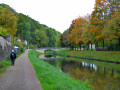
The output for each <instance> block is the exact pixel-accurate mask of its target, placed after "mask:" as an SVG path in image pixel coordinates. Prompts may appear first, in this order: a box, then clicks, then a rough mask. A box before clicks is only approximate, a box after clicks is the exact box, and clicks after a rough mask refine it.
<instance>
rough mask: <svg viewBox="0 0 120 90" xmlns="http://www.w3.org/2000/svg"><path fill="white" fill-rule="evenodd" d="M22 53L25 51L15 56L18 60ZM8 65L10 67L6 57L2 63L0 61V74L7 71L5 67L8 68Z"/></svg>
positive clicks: (9, 61) (8, 59)
mask: <svg viewBox="0 0 120 90" xmlns="http://www.w3.org/2000/svg"><path fill="white" fill-rule="evenodd" d="M24 52H25V50H24V51H23V52H20V53H19V54H18V55H17V58H18V57H19V56H20V55H21V54H22V53H24ZM10 65H11V60H10V57H7V59H6V60H4V61H0V74H1V73H2V72H4V71H5V70H6V69H7V67H8V66H10Z"/></svg>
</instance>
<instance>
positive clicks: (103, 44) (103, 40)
mask: <svg viewBox="0 0 120 90" xmlns="http://www.w3.org/2000/svg"><path fill="white" fill-rule="evenodd" d="M103 51H105V49H104V40H103Z"/></svg>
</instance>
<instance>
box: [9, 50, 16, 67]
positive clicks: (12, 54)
mask: <svg viewBox="0 0 120 90" xmlns="http://www.w3.org/2000/svg"><path fill="white" fill-rule="evenodd" d="M10 58H11V65H12V66H14V64H15V59H16V54H15V52H14V50H12V52H11V54H10Z"/></svg>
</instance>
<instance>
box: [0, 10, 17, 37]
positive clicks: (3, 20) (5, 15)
mask: <svg viewBox="0 0 120 90" xmlns="http://www.w3.org/2000/svg"><path fill="white" fill-rule="evenodd" d="M0 12H1V14H0V26H1V27H3V28H6V29H8V33H10V34H11V35H14V34H15V33H16V31H17V27H16V26H17V20H18V19H17V16H15V14H14V13H13V12H12V11H10V10H9V9H8V8H2V10H0Z"/></svg>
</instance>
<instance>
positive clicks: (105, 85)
mask: <svg viewBox="0 0 120 90" xmlns="http://www.w3.org/2000/svg"><path fill="white" fill-rule="evenodd" d="M45 56H46V55H45ZM40 58H42V59H43V60H45V61H46V62H48V63H50V64H51V65H53V66H55V67H57V68H59V69H61V70H62V71H63V72H65V73H68V74H69V75H70V76H71V77H72V78H74V79H76V80H82V81H90V82H89V85H92V86H93V87H94V90H120V64H119V65H118V64H111V63H103V62H97V61H87V60H82V59H75V58H61V57H51V56H46V57H44V55H43V56H42V57H41V56H40Z"/></svg>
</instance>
